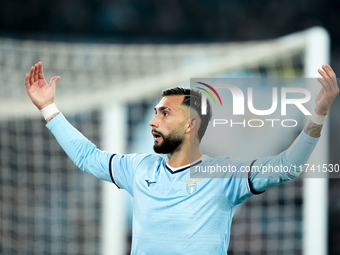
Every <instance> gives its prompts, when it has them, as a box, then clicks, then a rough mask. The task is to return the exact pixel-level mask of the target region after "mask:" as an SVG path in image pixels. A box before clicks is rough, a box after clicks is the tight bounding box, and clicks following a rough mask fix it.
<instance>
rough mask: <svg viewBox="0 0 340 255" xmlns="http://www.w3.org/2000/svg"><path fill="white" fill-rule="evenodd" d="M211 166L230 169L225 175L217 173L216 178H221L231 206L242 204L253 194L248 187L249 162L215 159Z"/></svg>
mask: <svg viewBox="0 0 340 255" xmlns="http://www.w3.org/2000/svg"><path fill="white" fill-rule="evenodd" d="M216 160H217V161H216V162H213V165H220V166H227V167H230V168H229V169H230V170H229V171H227V172H226V173H223V174H221V173H219V174H218V175H217V176H218V178H223V182H224V184H223V186H224V189H225V191H224V192H225V194H226V196H227V200H228V201H229V202H230V203H231V205H233V206H237V205H239V204H241V203H242V202H244V201H245V200H246V199H247V198H249V197H251V196H252V195H254V194H255V193H253V190H252V189H251V187H250V186H249V181H250V180H249V171H248V170H249V167H250V165H251V163H252V161H251V160H240V159H231V158H229V157H227V158H223V157H220V158H216Z"/></svg>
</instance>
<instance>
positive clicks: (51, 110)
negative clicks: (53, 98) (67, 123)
mask: <svg viewBox="0 0 340 255" xmlns="http://www.w3.org/2000/svg"><path fill="white" fill-rule="evenodd" d="M40 112H41V114H42V116H43V117H44V119H45V120H47V119H48V118H50V117H51V116H52V115H53V114H55V113H59V110H58V108H57V106H56V105H55V103H52V104H49V105H48V106H46V107H44V108H43V109H41V110H40Z"/></svg>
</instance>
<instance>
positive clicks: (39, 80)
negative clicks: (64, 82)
mask: <svg viewBox="0 0 340 255" xmlns="http://www.w3.org/2000/svg"><path fill="white" fill-rule="evenodd" d="M59 79H60V77H59V76H54V77H52V79H51V81H50V84H47V82H46V80H45V78H44V73H43V67H42V63H41V62H39V63H37V64H35V65H34V66H32V68H31V70H30V72H29V73H28V74H26V77H25V85H26V90H27V93H28V95H29V97H30V98H31V100H32V102H33V103H34V104H35V105H36V106H37V107H38V109H39V110H41V109H43V108H44V107H46V106H47V105H49V104H52V103H53V102H54V96H55V86H56V83H57V80H59Z"/></svg>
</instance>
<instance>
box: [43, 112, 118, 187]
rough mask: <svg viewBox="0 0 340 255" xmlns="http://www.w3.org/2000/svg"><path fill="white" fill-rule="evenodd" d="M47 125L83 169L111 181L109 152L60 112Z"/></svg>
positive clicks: (76, 163) (72, 158) (75, 162)
mask: <svg viewBox="0 0 340 255" xmlns="http://www.w3.org/2000/svg"><path fill="white" fill-rule="evenodd" d="M46 127H47V128H48V129H49V130H50V131H51V132H52V133H53V135H54V136H55V138H56V139H57V141H58V142H59V144H60V145H61V147H62V148H63V149H64V151H65V152H66V154H67V155H68V156H69V157H70V158H71V160H72V161H73V162H74V164H75V165H76V166H77V167H79V168H80V169H81V170H82V171H84V172H86V173H89V174H91V175H94V176H96V177H97V178H99V179H102V180H105V181H109V182H111V181H112V180H111V177H110V171H109V161H110V158H111V156H112V154H110V153H109V152H106V151H101V150H99V149H98V148H97V147H96V146H95V145H94V144H93V143H91V142H90V141H89V140H88V139H87V138H85V137H84V136H83V135H82V134H81V133H80V132H79V131H78V130H77V129H75V128H74V127H73V126H72V125H71V124H70V123H69V122H68V121H67V120H66V119H65V117H64V116H63V115H62V113H59V114H58V115H57V116H55V117H54V118H53V119H51V120H50V121H49V122H48V123H47V125H46Z"/></svg>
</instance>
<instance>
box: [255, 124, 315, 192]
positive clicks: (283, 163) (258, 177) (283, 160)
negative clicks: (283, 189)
mask: <svg viewBox="0 0 340 255" xmlns="http://www.w3.org/2000/svg"><path fill="white" fill-rule="evenodd" d="M318 140H319V138H313V137H310V136H309V135H307V134H306V133H305V132H304V131H302V132H301V134H300V135H299V136H298V137H297V138H296V139H295V141H294V143H293V144H292V145H291V146H290V147H289V148H288V149H287V150H285V151H283V152H282V153H280V154H279V155H277V156H273V157H265V158H260V159H258V160H256V161H254V162H253V165H252V168H251V171H250V181H251V183H250V185H251V186H252V188H253V189H254V191H256V192H259V193H261V192H263V191H265V190H267V189H269V188H271V187H274V186H277V185H279V184H281V183H283V182H285V181H288V180H292V179H294V178H296V177H298V176H299V175H300V173H301V172H302V171H303V166H304V164H305V163H307V160H308V159H309V157H310V155H311V154H312V152H313V150H314V148H315V146H316V144H317V142H318Z"/></svg>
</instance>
